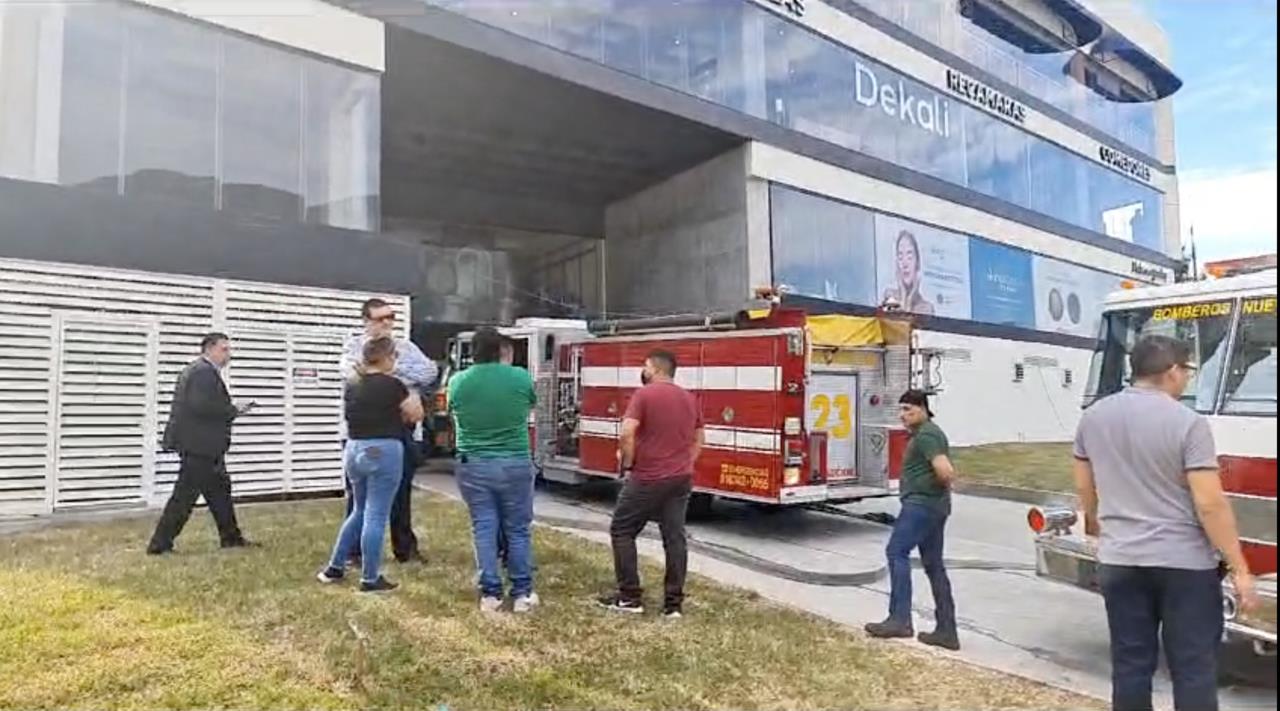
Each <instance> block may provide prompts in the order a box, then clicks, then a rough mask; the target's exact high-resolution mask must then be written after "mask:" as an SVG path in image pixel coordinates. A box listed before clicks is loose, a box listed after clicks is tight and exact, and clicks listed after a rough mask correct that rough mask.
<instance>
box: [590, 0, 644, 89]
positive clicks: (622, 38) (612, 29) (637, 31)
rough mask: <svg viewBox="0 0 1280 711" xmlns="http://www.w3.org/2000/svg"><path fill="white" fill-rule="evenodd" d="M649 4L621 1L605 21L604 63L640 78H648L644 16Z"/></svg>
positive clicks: (602, 32)
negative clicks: (646, 71) (646, 72)
mask: <svg viewBox="0 0 1280 711" xmlns="http://www.w3.org/2000/svg"><path fill="white" fill-rule="evenodd" d="M645 2H647V0H620V2H618V3H617V6H616V7H615V8H614V10H613V12H611V13H609V14H607V15H605V16H604V18H603V19H602V22H601V25H600V30H601V41H602V44H603V47H604V63H605V64H607V65H608V66H610V67H613V68H614V69H617V70H618V71H621V72H626V73H628V74H633V75H635V76H638V77H643V76H646V75H645V61H644V60H645V36H644V35H645V25H646V24H647V22H646V19H645V16H646V15H647V14H648V8H647V7H646V5H645Z"/></svg>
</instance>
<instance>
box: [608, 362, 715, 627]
mask: <svg viewBox="0 0 1280 711" xmlns="http://www.w3.org/2000/svg"><path fill="white" fill-rule="evenodd" d="M675 374H676V358H675V356H673V355H672V354H670V353H668V352H666V351H654V352H652V353H650V354H649V357H648V358H646V359H645V361H644V371H643V372H642V373H641V376H640V377H641V380H642V381H643V383H644V387H642V388H640V389H639V390H637V391H636V393H635V395H633V396H632V397H631V403H630V404H629V405H628V406H627V412H626V414H625V415H623V418H622V432H621V436H620V445H621V452H620V458H621V465H622V476H623V484H622V492H621V493H620V494H619V495H618V503H617V506H616V508H614V511H613V522H612V524H611V525H610V526H609V535H610V536H611V537H612V539H613V567H614V573H615V574H616V576H617V579H618V589H617V592H616V593H614V594H612V595H608V596H606V597H604V598H602V599H601V600H600V604H602V605H603V606H605V607H607V608H609V609H611V610H617V611H619V612H630V613H636V614H639V613H643V612H644V601H643V595H642V593H643V590H642V589H641V587H640V571H639V567H638V562H637V560H636V536H638V535H640V531H642V530H644V527H645V524H646V523H648V521H649V520H650V519H653V518H657V519H658V527H659V529H660V530H661V531H662V548H663V550H664V551H665V552H666V557H667V574H666V580H665V584H664V587H665V595H664V597H663V605H662V614H663V616H664V617H668V618H673V619H674V618H678V617H680V614H681V606H682V605H683V603H684V580H685V575H686V572H687V569H688V565H689V552H688V545H687V541H686V540H685V532H684V519H685V509H686V508H687V507H688V505H689V494H690V493H691V492H692V490H693V465H694V462H695V461H697V459H698V453H699V452H700V451H701V449H702V439H703V432H702V413H701V410H700V408H699V406H698V401H697V399H695V398H694V396H693V395H692V394H690V393H689V392H688V391H686V390H685V389H684V388H681V387H680V386H679V385H676V384H675V382H673V379H674V378H675Z"/></svg>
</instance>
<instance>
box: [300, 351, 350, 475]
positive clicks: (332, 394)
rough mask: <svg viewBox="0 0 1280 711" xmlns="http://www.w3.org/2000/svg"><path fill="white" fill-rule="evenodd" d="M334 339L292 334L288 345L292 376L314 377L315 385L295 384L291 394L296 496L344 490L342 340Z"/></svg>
mask: <svg viewBox="0 0 1280 711" xmlns="http://www.w3.org/2000/svg"><path fill="white" fill-rule="evenodd" d="M333 335H334V334H332V333H329V334H326V333H307V334H304V333H295V334H293V337H292V338H291V339H290V342H289V346H290V348H289V352H290V357H291V360H292V364H293V368H294V372H299V370H301V371H303V372H305V373H306V374H308V375H309V374H310V373H312V372H314V373H315V375H316V378H315V380H314V381H312V380H310V379H307V378H295V379H294V380H293V382H292V384H291V385H292V387H291V392H290V395H291V397H290V408H289V416H290V432H291V438H290V441H291V445H292V446H291V450H292V465H293V466H292V472H291V473H292V485H293V488H294V489H295V490H298V491H322V490H329V489H333V488H337V487H341V486H342V445H341V443H340V442H339V441H338V435H339V432H340V427H339V425H340V422H341V418H342V404H341V403H342V392H343V383H342V379H341V377H340V376H339V374H338V367H337V366H338V360H339V359H340V358H341V356H342V345H341V344H342V341H341V339H335V338H333Z"/></svg>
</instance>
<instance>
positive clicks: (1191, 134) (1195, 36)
mask: <svg viewBox="0 0 1280 711" xmlns="http://www.w3.org/2000/svg"><path fill="white" fill-rule="evenodd" d="M1140 1H1141V3H1142V5H1143V6H1144V8H1145V10H1146V12H1147V14H1149V15H1150V16H1151V17H1153V18H1154V19H1155V20H1156V22H1158V23H1159V24H1160V25H1161V26H1162V27H1163V28H1164V30H1165V32H1166V34H1167V35H1168V37H1169V41H1170V43H1171V45H1172V48H1173V68H1174V71H1175V72H1177V74H1178V75H1179V76H1180V77H1182V79H1183V81H1184V82H1185V83H1184V85H1183V87H1182V89H1181V90H1180V91H1179V92H1178V93H1177V94H1175V95H1174V120H1175V131H1176V137H1177V144H1178V145H1177V151H1178V156H1177V157H1178V173H1179V177H1180V181H1179V183H1180V193H1181V197H1182V231H1183V234H1184V235H1186V234H1187V232H1188V231H1189V230H1190V228H1191V227H1192V226H1194V228H1195V235H1196V244H1197V248H1198V249H1197V251H1198V252H1199V256H1200V258H1201V260H1202V261H1203V260H1205V259H1216V258H1225V257H1236V256H1248V255H1251V254H1259V253H1263V252H1274V251H1275V250H1276V0H1140Z"/></svg>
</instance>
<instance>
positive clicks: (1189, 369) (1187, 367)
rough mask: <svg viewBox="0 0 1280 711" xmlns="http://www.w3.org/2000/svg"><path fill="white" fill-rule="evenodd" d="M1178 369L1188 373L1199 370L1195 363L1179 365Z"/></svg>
mask: <svg viewBox="0 0 1280 711" xmlns="http://www.w3.org/2000/svg"><path fill="white" fill-rule="evenodd" d="M1178 367H1179V368H1182V369H1183V370H1185V371H1187V372H1188V373H1194V372H1196V371H1197V370H1199V369H1200V366H1198V365H1196V364H1195V363H1179V364H1178Z"/></svg>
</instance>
